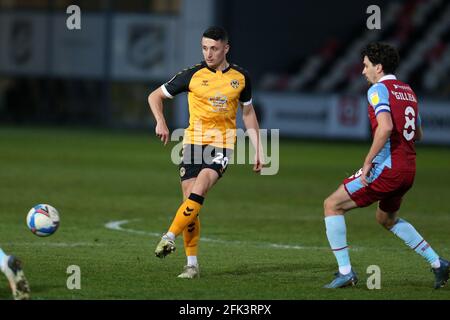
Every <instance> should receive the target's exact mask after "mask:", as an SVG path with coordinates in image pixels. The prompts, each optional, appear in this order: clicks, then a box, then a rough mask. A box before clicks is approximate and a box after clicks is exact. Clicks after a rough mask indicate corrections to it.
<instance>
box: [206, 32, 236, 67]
mask: <svg viewBox="0 0 450 320" xmlns="http://www.w3.org/2000/svg"><path fill="white" fill-rule="evenodd" d="M229 49H230V46H229V44H228V43H226V42H224V41H221V40H218V41H216V40H213V39H210V38H204V37H203V38H202V52H203V58H204V59H205V61H206V64H207V65H208V67H210V68H212V69H216V68H217V67H219V66H220V65H221V64H222V63H223V62H224V61H225V58H226V55H227V53H228V50H229Z"/></svg>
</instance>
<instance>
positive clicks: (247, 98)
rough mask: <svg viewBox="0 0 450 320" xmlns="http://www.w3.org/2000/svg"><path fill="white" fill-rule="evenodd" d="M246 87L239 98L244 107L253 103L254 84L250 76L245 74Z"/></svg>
mask: <svg viewBox="0 0 450 320" xmlns="http://www.w3.org/2000/svg"><path fill="white" fill-rule="evenodd" d="M244 76H245V87H244V89H243V90H242V92H241V95H240V96H239V101H241V102H242V104H243V105H244V106H248V105H249V104H251V103H252V83H251V81H250V77H249V75H248V74H247V73H246V72H245V73H244Z"/></svg>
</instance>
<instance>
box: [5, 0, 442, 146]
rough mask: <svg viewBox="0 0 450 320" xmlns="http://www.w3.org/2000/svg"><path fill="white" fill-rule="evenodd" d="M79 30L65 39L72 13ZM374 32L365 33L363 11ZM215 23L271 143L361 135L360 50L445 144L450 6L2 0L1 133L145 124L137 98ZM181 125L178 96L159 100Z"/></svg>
mask: <svg viewBox="0 0 450 320" xmlns="http://www.w3.org/2000/svg"><path fill="white" fill-rule="evenodd" d="M72 4H74V5H78V6H79V7H80V8H81V30H69V29H68V28H67V26H66V20H67V19H68V18H69V16H70V14H68V13H66V9H67V7H69V6H70V5H72ZM373 4H375V5H378V6H379V7H380V9H381V29H380V30H369V29H368V28H367V27H366V20H367V19H368V17H369V16H370V14H368V13H366V9H367V7H368V6H369V5H373ZM213 24H219V25H222V26H224V27H225V28H226V29H227V30H228V31H229V33H230V42H231V52H230V55H229V60H230V61H231V62H233V63H236V64H238V65H241V66H243V67H244V68H246V69H247V70H248V71H249V72H250V74H251V75H252V82H253V91H254V102H255V105H256V108H257V111H258V116H259V118H260V121H261V126H262V127H263V128H267V129H271V128H277V129H280V134H281V135H282V136H290V137H319V138H325V139H335V138H339V139H342V138H344V139H355V140H361V139H368V138H369V129H368V128H369V126H368V121H367V112H366V108H367V103H366V98H365V92H366V90H367V83H366V82H365V80H364V78H363V77H362V76H361V71H362V63H361V59H360V55H359V52H360V50H361V48H362V47H363V46H364V45H365V44H366V43H368V42H369V41H386V42H389V43H391V44H393V45H395V46H396V47H397V48H398V49H399V51H400V56H401V65H400V67H399V70H398V72H397V76H398V78H400V79H401V80H402V81H404V82H407V83H410V84H411V86H412V87H413V89H414V90H415V91H416V93H417V95H418V97H419V103H420V110H421V113H422V118H423V123H424V126H425V127H426V132H427V134H426V135H425V137H426V140H425V142H428V143H443V144H450V106H449V102H450V2H449V1H444V0H411V1H400V0H398V1H366V0H361V1H356V0H355V1H345V4H344V3H343V2H336V1H323V0H316V1H289V0H279V1H273V0H272V1H269V0H259V1H256V0H254V1H253V0H247V1H237V0H217V1H212V0H139V1H138V0H126V1H123V0H121V1H119V0H85V1H75V0H39V1H38V0H0V125H24V124H25V125H29V124H36V123H37V122H38V123H44V124H46V125H47V124H48V125H86V126H100V127H116V128H149V130H153V127H152V126H153V119H152V117H151V114H150V112H149V110H148V105H147V96H148V94H149V93H150V92H151V91H152V90H154V89H155V88H157V87H158V86H159V85H161V84H162V83H163V82H165V81H167V80H168V79H170V78H171V77H172V76H173V75H174V74H175V73H176V72H177V71H179V70H180V69H183V68H185V67H188V66H190V65H193V64H195V63H198V62H199V61H201V60H202V56H201V50H200V38H201V34H202V32H203V30H204V29H206V28H207V27H208V26H210V25H213ZM165 110H166V115H167V117H168V119H169V123H170V125H171V126H172V127H173V128H174V127H185V126H186V125H187V119H188V113H187V107H186V99H185V96H181V97H178V98H177V99H174V100H173V101H168V103H167V107H166V109H165Z"/></svg>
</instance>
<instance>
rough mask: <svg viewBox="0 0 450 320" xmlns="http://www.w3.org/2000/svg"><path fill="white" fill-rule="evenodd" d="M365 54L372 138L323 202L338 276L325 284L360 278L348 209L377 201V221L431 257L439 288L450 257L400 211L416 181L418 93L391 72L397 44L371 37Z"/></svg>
mask: <svg viewBox="0 0 450 320" xmlns="http://www.w3.org/2000/svg"><path fill="white" fill-rule="evenodd" d="M362 58H363V63H364V69H363V71H362V74H363V75H364V76H365V77H366V79H367V81H368V82H369V84H370V85H371V87H370V89H369V90H368V92H367V99H368V102H369V106H368V111H369V118H370V123H371V127H372V134H373V142H372V146H371V148H370V150H369V153H368V154H367V156H366V158H365V160H364V163H363V167H362V168H361V169H360V170H359V171H358V172H357V173H355V174H354V175H353V176H351V177H349V178H347V179H345V180H344V182H343V184H341V185H340V186H339V188H338V189H337V190H336V191H335V192H334V193H333V194H331V195H330V196H329V197H328V198H327V199H326V200H325V202H324V214H325V225H326V234H327V238H328V241H329V243H330V246H331V249H332V250H333V253H334V255H335V257H336V260H337V262H338V265H339V271H338V272H337V273H336V274H335V278H334V280H333V281H332V282H331V283H329V284H327V285H326V286H325V288H342V287H346V286H351V285H355V284H356V283H357V281H358V277H357V275H356V273H355V271H354V270H353V269H352V267H351V264H350V257H349V252H348V246H347V236H346V226H345V219H344V214H345V213H346V212H347V211H349V210H351V209H354V208H358V207H359V208H361V207H366V206H369V205H370V204H372V203H374V202H378V208H377V212H376V219H377V221H378V223H380V224H381V225H382V226H383V227H384V228H386V229H387V230H389V231H391V232H392V233H393V234H395V235H396V236H398V237H399V238H400V239H402V240H403V241H404V242H405V243H406V245H408V246H409V247H410V248H411V249H413V250H414V251H415V252H417V253H418V254H419V255H421V256H422V257H423V258H424V259H426V260H427V261H428V263H430V265H431V267H432V270H433V273H434V275H435V283H434V287H435V288H436V289H437V288H440V287H442V286H444V284H445V283H446V282H447V280H448V278H449V270H450V263H449V262H448V261H446V260H444V259H443V258H441V257H439V256H438V255H437V254H436V252H435V251H434V250H433V249H432V248H431V246H430V245H429V244H428V243H427V242H426V241H425V239H424V238H423V237H422V236H421V235H420V234H419V233H418V232H417V231H416V229H415V228H414V227H413V226H412V225H411V224H410V223H408V222H407V221H405V220H403V219H401V218H398V216H397V213H398V211H399V209H400V204H401V202H402V198H403V196H404V195H405V194H406V192H407V191H408V190H409V189H410V188H411V187H412V185H413V182H414V176H415V172H416V151H415V145H414V143H415V141H416V140H420V139H421V138H422V135H423V132H422V127H421V121H420V116H419V110H418V105H417V97H416V95H415V93H414V91H413V90H412V89H411V87H410V86H409V85H408V84H406V83H403V82H401V81H399V80H397V78H396V77H395V76H394V74H393V73H394V72H395V70H396V68H397V66H398V64H399V56H398V52H397V50H396V49H395V48H393V47H392V46H390V45H388V44H384V43H371V44H369V45H368V46H367V47H366V48H365V49H364V50H363V52H362Z"/></svg>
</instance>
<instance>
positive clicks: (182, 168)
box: [180, 167, 186, 178]
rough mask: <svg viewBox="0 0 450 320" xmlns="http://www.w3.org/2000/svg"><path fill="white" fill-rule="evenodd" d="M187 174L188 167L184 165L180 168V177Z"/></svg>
mask: <svg viewBox="0 0 450 320" xmlns="http://www.w3.org/2000/svg"><path fill="white" fill-rule="evenodd" d="M185 174H186V169H185V168H184V167H181V168H180V177H182V178H183V177H184V175H185Z"/></svg>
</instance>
